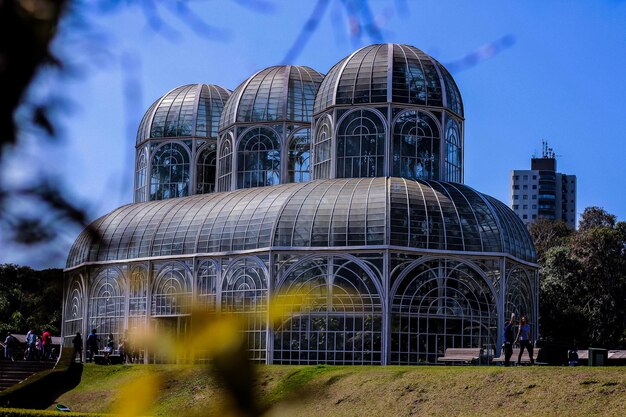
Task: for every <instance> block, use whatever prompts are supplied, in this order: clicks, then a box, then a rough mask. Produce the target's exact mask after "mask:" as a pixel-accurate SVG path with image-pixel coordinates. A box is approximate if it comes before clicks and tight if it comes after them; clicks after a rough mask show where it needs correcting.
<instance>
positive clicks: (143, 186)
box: [135, 149, 148, 203]
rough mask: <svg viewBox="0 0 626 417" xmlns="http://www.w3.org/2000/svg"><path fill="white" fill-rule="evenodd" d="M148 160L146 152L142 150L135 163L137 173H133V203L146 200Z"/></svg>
mask: <svg viewBox="0 0 626 417" xmlns="http://www.w3.org/2000/svg"><path fill="white" fill-rule="evenodd" d="M147 183H148V160H147V158H146V151H145V149H143V150H142V151H141V153H140V154H139V160H138V161H137V171H136V172H135V203H142V202H144V201H146V200H147V198H148V196H147V195H146V194H147V188H148V184H147Z"/></svg>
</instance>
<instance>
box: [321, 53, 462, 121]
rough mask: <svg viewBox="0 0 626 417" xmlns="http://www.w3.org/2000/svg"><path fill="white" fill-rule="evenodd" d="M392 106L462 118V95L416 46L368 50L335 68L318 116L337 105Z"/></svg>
mask: <svg viewBox="0 0 626 417" xmlns="http://www.w3.org/2000/svg"><path fill="white" fill-rule="evenodd" d="M390 102H393V103H399V104H411V105H423V106H432V107H444V108H446V109H448V110H450V111H451V112H453V113H456V114H457V115H459V116H461V117H462V116H463V103H462V101H461V94H460V92H459V89H458V88H457V86H456V83H455V82H454V80H453V79H452V77H451V76H450V73H449V72H448V71H447V70H446V69H445V67H444V66H443V65H441V64H440V63H439V62H438V61H437V60H436V59H434V58H433V57H431V56H430V55H428V54H426V53H424V52H422V51H421V50H419V49H417V48H416V47H414V46H410V45H399V44H392V43H389V44H377V45H370V46H366V47H364V48H361V49H359V50H357V51H355V52H354V53H352V54H351V55H349V56H347V57H345V58H344V59H342V60H341V61H339V62H338V63H337V64H336V65H335V66H334V67H332V68H331V70H330V71H329V72H328V74H327V75H326V77H325V78H324V82H323V83H322V85H321V86H320V89H319V93H318V95H317V98H316V100H315V110H314V112H315V114H317V113H320V112H323V111H325V110H326V109H327V108H329V107H332V106H334V105H343V104H371V103H390Z"/></svg>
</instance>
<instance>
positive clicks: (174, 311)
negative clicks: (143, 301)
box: [150, 264, 192, 317]
mask: <svg viewBox="0 0 626 417" xmlns="http://www.w3.org/2000/svg"><path fill="white" fill-rule="evenodd" d="M191 294H192V293H191V282H190V280H189V276H188V274H187V271H186V270H185V268H183V267H182V266H181V265H179V264H168V265H165V266H164V267H163V268H162V269H161V270H160V271H159V274H158V275H157V278H156V279H155V280H154V288H153V290H152V306H151V309H150V312H151V314H152V316H153V317H155V316H157V317H158V316H161V317H163V316H180V315H183V314H189V312H190V308H191Z"/></svg>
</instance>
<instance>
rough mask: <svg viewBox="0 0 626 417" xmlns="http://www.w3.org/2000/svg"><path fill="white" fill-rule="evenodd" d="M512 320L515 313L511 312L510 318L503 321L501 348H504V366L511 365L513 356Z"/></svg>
mask: <svg viewBox="0 0 626 417" xmlns="http://www.w3.org/2000/svg"><path fill="white" fill-rule="evenodd" d="M514 320H515V313H511V320H507V321H506V322H505V323H504V337H503V338H502V340H503V344H502V348H503V350H504V366H510V365H511V356H513V341H514V339H515V336H514V335H515V333H514V332H513V321H514Z"/></svg>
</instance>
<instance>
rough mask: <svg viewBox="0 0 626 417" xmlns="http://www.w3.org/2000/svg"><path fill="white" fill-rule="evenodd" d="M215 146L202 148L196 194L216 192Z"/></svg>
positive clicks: (197, 170)
mask: <svg viewBox="0 0 626 417" xmlns="http://www.w3.org/2000/svg"><path fill="white" fill-rule="evenodd" d="M215 147H216V145H215V144H209V145H208V146H206V147H204V148H202V150H201V151H200V155H199V156H198V162H197V164H196V194H206V193H212V192H214V191H215V185H216V184H215V165H216V164H215V162H216V160H215V159H216V152H215Z"/></svg>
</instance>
